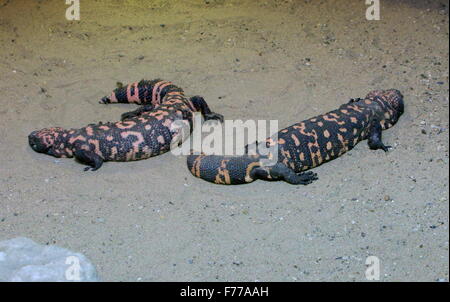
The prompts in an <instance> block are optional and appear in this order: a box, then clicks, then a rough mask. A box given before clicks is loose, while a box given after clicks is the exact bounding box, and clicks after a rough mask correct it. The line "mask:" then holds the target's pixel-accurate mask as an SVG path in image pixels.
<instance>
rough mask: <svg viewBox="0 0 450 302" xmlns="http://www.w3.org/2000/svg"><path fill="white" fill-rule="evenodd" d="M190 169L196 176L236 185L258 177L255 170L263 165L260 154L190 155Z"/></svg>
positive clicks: (188, 160) (214, 181)
mask: <svg viewBox="0 0 450 302" xmlns="http://www.w3.org/2000/svg"><path fill="white" fill-rule="evenodd" d="M187 166H188V168H189V171H191V173H192V175H194V176H195V177H199V178H201V179H204V180H206V181H209V182H212V183H216V184H224V185H236V184H245V183H249V182H252V181H254V180H255V179H256V177H255V173H254V172H255V171H256V169H257V168H259V167H261V166H262V165H261V163H260V156H257V155H243V156H220V155H203V154H202V155H189V156H188V158H187Z"/></svg>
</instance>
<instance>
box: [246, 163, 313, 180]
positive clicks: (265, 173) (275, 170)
mask: <svg viewBox="0 0 450 302" xmlns="http://www.w3.org/2000/svg"><path fill="white" fill-rule="evenodd" d="M255 178H259V179H264V180H284V181H285V182H287V183H290V184H293V185H308V184H310V183H312V182H313V181H314V180H317V179H318V177H317V174H316V173H314V172H311V171H308V172H301V173H295V172H294V170H292V169H291V168H289V167H287V166H285V165H284V164H282V163H276V164H275V165H274V166H272V167H270V168H268V169H264V168H258V169H255Z"/></svg>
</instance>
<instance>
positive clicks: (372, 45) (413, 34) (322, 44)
mask: <svg viewBox="0 0 450 302" xmlns="http://www.w3.org/2000/svg"><path fill="white" fill-rule="evenodd" d="M380 2H381V20H379V21H368V20H366V18H365V10H366V7H367V6H366V5H365V4H364V1H362V0H361V1H356V0H355V1H320V2H318V1H236V0H233V1H231V0H230V1H229V0H216V1H214V0H209V1H199V0H185V1H162V0H155V1H131V0H129V1H104V0H99V1H84V0H81V1H80V5H81V14H80V21H68V20H66V18H65V10H66V8H67V7H68V6H67V5H65V2H64V1H25V0H22V1H19V0H1V1H0V43H1V48H0V79H1V80H0V91H1V96H0V104H1V106H0V154H1V157H0V173H1V177H0V240H5V239H9V238H13V237H17V236H25V237H29V238H31V239H33V240H35V241H36V242H39V243H41V244H56V245H58V246H61V247H65V248H68V249H70V250H73V251H77V252H81V253H84V254H85V255H86V256H87V257H88V258H89V259H90V260H91V261H92V262H93V264H94V265H95V266H96V269H97V270H98V273H99V275H100V277H101V278H102V280H104V281H255V280H259V281H366V277H365V270H366V265H365V261H366V258H367V257H368V256H371V255H373V256H376V257H378V258H379V260H380V265H381V266H380V268H381V271H380V280H381V281H448V278H449V276H448V274H449V258H448V249H449V230H448V225H449V201H448V200H449V193H448V173H449V168H448V163H449V135H448V129H449V111H448V110H449V108H448V104H449V99H448V96H449V90H448V88H449V84H448V83H449V82H448V70H449V62H448V40H449V38H448V33H449V30H448V24H449V23H448V1H387V0H385V1H380ZM142 78H145V79H154V78H163V79H167V80H171V81H173V82H174V83H176V84H178V85H179V86H181V87H183V88H184V90H185V91H186V93H187V94H189V95H195V94H198V95H202V96H204V97H205V99H206V100H207V101H208V103H209V105H210V107H211V108H212V109H213V110H214V111H216V112H219V113H221V114H223V115H224V116H225V118H227V119H243V120H246V119H277V120H278V121H279V127H280V128H282V127H285V126H288V125H290V124H293V123H295V122H298V121H301V120H303V119H306V118H309V117H311V116H313V115H316V114H321V113H324V112H326V111H329V110H333V109H335V108H337V107H338V106H339V105H340V104H342V103H344V102H346V101H348V99H350V98H352V97H362V96H364V95H366V94H367V92H369V91H370V90H373V89H386V88H397V89H399V90H400V91H402V93H403V94H404V96H405V103H406V112H405V114H404V115H403V116H402V117H401V119H400V121H399V122H398V124H397V125H396V126H395V127H393V128H392V129H390V130H388V131H385V132H383V138H384V141H385V142H386V144H390V145H392V146H393V149H392V150H391V151H390V152H389V153H386V154H385V153H384V152H383V151H371V150H369V148H368V146H367V144H366V142H362V143H360V144H358V145H357V146H356V148H354V149H353V150H352V151H351V152H349V153H348V154H346V155H344V156H342V157H341V158H339V159H336V160H334V161H332V162H330V163H328V164H326V165H322V166H320V167H318V168H316V169H315V172H317V173H318V176H319V180H318V181H316V182H314V183H313V184H310V185H308V186H293V185H289V184H287V183H284V182H276V183H268V182H264V181H257V182H254V183H252V184H248V185H241V186H233V187H229V186H220V185H214V184H210V183H207V182H205V181H202V180H201V179H197V178H194V177H193V176H192V175H191V174H190V172H189V171H188V170H187V168H186V161H185V158H184V157H176V156H174V155H172V154H171V153H166V154H164V155H161V156H158V157H154V158H151V159H148V160H143V161H136V162H128V163H111V162H108V163H106V164H105V165H104V166H103V167H102V168H101V169H100V170H99V171H97V172H84V171H83V167H84V166H82V165H80V164H79V163H77V162H76V161H74V160H73V159H55V158H53V157H50V156H47V155H43V154H38V153H35V152H33V151H32V150H31V148H29V146H28V144H27V135H28V134H29V133H30V132H31V131H33V130H36V129H40V128H44V127H48V126H61V127H67V128H71V127H81V126H85V125H86V124H88V123H92V122H98V121H115V120H118V118H119V116H120V114H121V113H123V112H125V111H130V110H133V109H134V108H135V107H134V106H132V105H125V104H120V105H109V106H104V105H100V104H98V101H99V99H100V98H101V97H103V96H104V95H107V94H109V93H110V91H111V90H112V89H113V88H114V87H115V85H116V82H118V81H120V82H124V83H127V82H133V81H136V80H140V79H142Z"/></svg>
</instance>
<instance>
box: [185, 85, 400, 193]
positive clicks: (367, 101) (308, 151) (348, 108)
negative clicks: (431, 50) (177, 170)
mask: <svg viewBox="0 0 450 302" xmlns="http://www.w3.org/2000/svg"><path fill="white" fill-rule="evenodd" d="M403 110H404V104H403V96H402V94H401V93H400V92H399V91H398V90H395V89H389V90H374V91H372V92H370V93H369V94H368V95H367V96H366V97H365V98H364V99H352V100H350V101H349V102H348V103H346V104H343V105H341V106H340V107H339V108H338V109H336V110H333V111H330V112H328V113H325V114H322V115H319V116H316V117H313V118H310V119H308V120H305V121H302V122H299V123H296V124H294V125H292V126H290V127H287V128H285V129H282V130H280V131H279V132H278V133H277V136H274V137H269V138H267V139H266V141H265V142H264V143H265V144H266V146H273V147H275V148H276V150H277V153H278V158H277V161H276V164H275V165H273V166H264V165H263V164H262V163H261V159H265V158H267V157H269V158H276V157H275V155H273V154H269V155H268V156H262V155H258V154H256V155H244V156H219V155H204V154H202V155H189V156H188V159H187V165H188V168H189V170H190V171H191V173H192V174H193V175H194V176H196V177H199V178H202V179H204V180H207V181H209V182H213V183H217V184H244V183H249V182H253V181H254V180H256V179H264V180H284V181H286V182H288V183H291V184H305V185H306V184H309V183H311V182H312V181H314V180H316V179H317V175H316V174H315V173H313V172H311V171H308V172H304V171H306V170H309V169H312V168H314V167H317V166H319V165H321V164H323V163H325V162H328V161H330V160H333V159H335V158H337V157H339V156H341V155H342V154H344V153H345V152H347V151H349V150H351V149H352V148H353V147H354V146H355V145H356V144H357V143H358V142H360V141H362V140H365V139H368V144H369V147H370V148H371V149H374V150H376V149H382V150H384V151H387V150H388V148H389V146H385V145H384V144H383V143H382V141H381V131H382V130H385V129H388V128H390V127H392V126H393V125H395V123H396V122H397V121H398V119H399V117H400V116H401V115H402V113H403Z"/></svg>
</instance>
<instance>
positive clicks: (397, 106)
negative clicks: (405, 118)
mask: <svg viewBox="0 0 450 302" xmlns="http://www.w3.org/2000/svg"><path fill="white" fill-rule="evenodd" d="M375 97H379V98H381V99H382V100H383V101H384V102H386V103H388V104H389V105H390V107H391V108H392V109H394V110H395V111H396V113H397V117H400V115H402V114H403V111H404V110H405V107H404V106H405V105H404V103H403V95H402V94H401V93H400V91H398V90H397V89H388V90H373V91H371V92H369V94H368V95H367V96H366V98H368V99H373V98H375Z"/></svg>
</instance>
